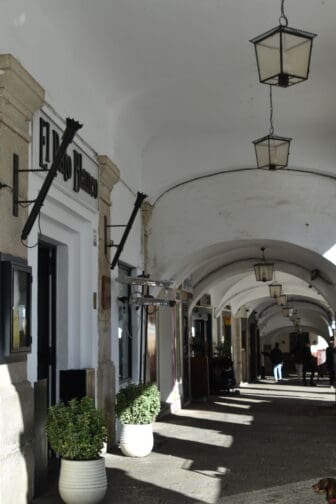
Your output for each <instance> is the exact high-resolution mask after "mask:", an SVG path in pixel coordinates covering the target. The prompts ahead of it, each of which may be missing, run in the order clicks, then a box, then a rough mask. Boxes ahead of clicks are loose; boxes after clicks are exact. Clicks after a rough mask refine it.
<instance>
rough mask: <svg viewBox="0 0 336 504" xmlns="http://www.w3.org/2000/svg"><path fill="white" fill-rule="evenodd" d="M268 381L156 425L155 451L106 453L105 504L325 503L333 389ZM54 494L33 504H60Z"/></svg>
mask: <svg viewBox="0 0 336 504" xmlns="http://www.w3.org/2000/svg"><path fill="white" fill-rule="evenodd" d="M324 385H325V384H324V383H323V382H320V383H319V385H318V386H317V387H314V388H313V387H302V386H300V385H298V384H297V383H296V382H295V381H293V380H287V381H286V380H285V381H284V382H282V383H281V384H274V383H273V382H272V381H271V380H264V381H263V382H259V383H258V384H250V385H247V384H246V385H245V386H242V387H241V388H240V390H239V392H240V394H239V395H238V394H230V395H223V396H218V397H211V399H210V400H209V401H208V402H199V403H193V404H192V405H190V407H188V408H186V409H183V410H182V411H181V412H179V413H178V414H176V415H169V416H167V417H165V418H163V419H161V420H160V421H158V422H156V424H155V446H154V450H153V452H152V453H151V454H150V455H149V456H148V457H145V458H143V459H136V458H128V457H124V456H122V455H121V454H120V452H119V451H118V450H117V449H116V450H115V452H114V453H109V454H106V467H107V473H108V481H109V485H108V492H107V495H106V497H105V498H104V500H103V501H102V504H126V503H137V504H152V503H153V504H154V503H155V504H189V503H198V504H200V503H202V504H229V503H230V504H250V503H251V504H252V503H253V504H255V503H259V504H263V503H265V504H266V503H267V504H270V503H272V504H285V503H286V504H287V503H288V504H289V503H290V504H299V503H300V504H302V503H305V504H310V503H311V504H313V503H316V504H319V503H320V504H322V503H324V502H325V499H324V497H323V496H320V495H316V494H314V493H313V491H312V489H311V485H312V484H313V483H315V482H316V481H317V480H318V479H320V478H322V477H328V476H330V477H336V458H335V453H336V436H335V434H334V433H335V426H336V406H335V391H334V390H333V389H330V388H328V387H327V386H324ZM60 503H61V500H60V498H59V497H58V496H57V490H56V488H51V489H50V491H49V493H48V494H47V495H46V496H44V497H43V498H39V499H36V500H35V501H34V504H60Z"/></svg>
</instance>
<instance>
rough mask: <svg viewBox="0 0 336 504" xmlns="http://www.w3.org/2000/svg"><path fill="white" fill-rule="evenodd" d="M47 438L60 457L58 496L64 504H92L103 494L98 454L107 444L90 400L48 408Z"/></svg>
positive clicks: (104, 482) (103, 472)
mask: <svg viewBox="0 0 336 504" xmlns="http://www.w3.org/2000/svg"><path fill="white" fill-rule="evenodd" d="M46 430H47V436H48V439H49V443H50V447H51V449H52V450H53V451H54V452H55V453H56V454H57V455H59V456H60V457H61V471H60V478H59V484H58V488H59V493H60V496H61V498H62V499H63V501H64V502H65V503H66V504H96V503H98V502H100V501H101V500H102V498H103V497H104V495H105V493H106V488H107V480H106V470H105V460H104V458H102V457H101V456H100V452H101V450H102V449H103V447H104V442H106V441H107V429H106V426H105V423H104V420H103V416H102V413H101V412H100V411H99V410H97V409H96V407H95V405H94V402H93V399H91V398H90V397H83V398H82V399H81V400H78V399H72V400H71V401H69V403H68V404H63V403H60V404H57V405H55V406H51V407H50V408H49V411H48V419H47V426H46Z"/></svg>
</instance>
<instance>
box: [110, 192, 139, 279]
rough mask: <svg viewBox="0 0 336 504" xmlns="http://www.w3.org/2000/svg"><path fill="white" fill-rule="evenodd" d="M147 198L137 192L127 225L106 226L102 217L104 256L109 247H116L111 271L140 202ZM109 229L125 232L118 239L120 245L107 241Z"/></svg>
mask: <svg viewBox="0 0 336 504" xmlns="http://www.w3.org/2000/svg"><path fill="white" fill-rule="evenodd" d="M145 198H147V195H146V194H143V193H141V192H138V193H137V197H136V200H135V203H134V208H133V211H132V213H131V215H130V218H129V220H128V223H127V224H125V225H124V224H117V225H114V224H113V225H111V224H107V219H106V217H104V238H105V240H104V247H105V255H106V256H107V249H108V248H109V247H116V248H117V250H116V252H115V254H114V257H113V259H112V263H111V270H113V269H114V268H115V266H116V265H117V263H118V260H119V257H120V255H121V253H122V251H123V249H124V246H125V243H126V240H127V238H128V235H129V233H130V231H131V229H132V226H133V223H134V221H135V218H136V216H137V214H138V211H139V209H140V207H141V205H142V202H143V201H144V199H145ZM109 227H124V228H125V230H124V233H123V235H122V237H121V239H120V243H118V245H117V244H114V243H113V241H111V240H108V238H107V229H108V228H109Z"/></svg>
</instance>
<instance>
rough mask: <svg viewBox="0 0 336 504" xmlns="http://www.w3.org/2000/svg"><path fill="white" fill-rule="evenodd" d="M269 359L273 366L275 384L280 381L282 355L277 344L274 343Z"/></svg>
mask: <svg viewBox="0 0 336 504" xmlns="http://www.w3.org/2000/svg"><path fill="white" fill-rule="evenodd" d="M270 359H271V362H272V366H273V374H274V380H275V381H276V382H278V381H280V380H282V364H283V355H282V352H281V350H280V348H279V343H275V345H274V348H272V350H271V352H270Z"/></svg>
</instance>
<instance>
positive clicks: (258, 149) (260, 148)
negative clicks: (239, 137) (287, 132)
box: [253, 86, 292, 170]
mask: <svg viewBox="0 0 336 504" xmlns="http://www.w3.org/2000/svg"><path fill="white" fill-rule="evenodd" d="M269 91H270V94H269V98H270V129H269V134H268V135H266V136H264V137H262V138H258V140H254V141H253V143H254V148H255V153H256V158H257V165H258V168H266V169H268V170H279V169H281V168H285V167H286V166H287V165H288V156H289V145H290V142H291V140H292V139H291V138H287V137H281V136H278V135H274V126H273V98H272V86H270V87H269Z"/></svg>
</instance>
